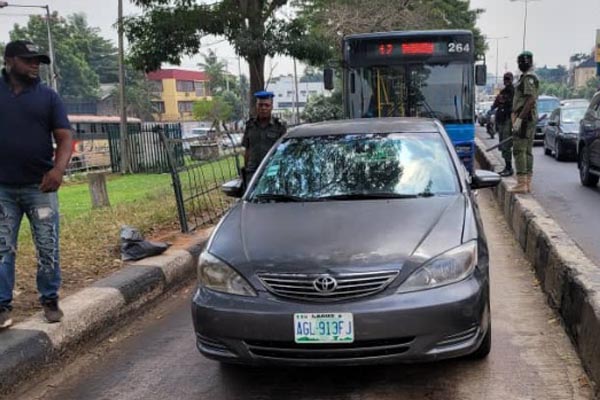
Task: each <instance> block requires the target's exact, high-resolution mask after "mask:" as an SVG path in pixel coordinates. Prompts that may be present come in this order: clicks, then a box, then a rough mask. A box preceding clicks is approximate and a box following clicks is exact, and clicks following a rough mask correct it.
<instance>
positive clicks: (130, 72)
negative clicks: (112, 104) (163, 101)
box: [111, 62, 159, 121]
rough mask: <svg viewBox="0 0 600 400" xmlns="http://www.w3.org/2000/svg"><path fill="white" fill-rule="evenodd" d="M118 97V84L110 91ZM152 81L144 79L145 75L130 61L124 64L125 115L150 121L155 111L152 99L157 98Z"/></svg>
mask: <svg viewBox="0 0 600 400" xmlns="http://www.w3.org/2000/svg"><path fill="white" fill-rule="evenodd" d="M111 94H112V95H113V96H114V97H115V98H117V99H118V98H119V88H118V86H117V87H115V89H114V90H113V91H112V93H111ZM158 99H159V98H158V97H157V95H156V93H155V91H154V87H153V85H152V82H150V81H149V80H148V79H146V75H145V74H144V73H143V72H141V71H139V70H136V69H134V68H133V66H132V65H131V63H129V62H126V65H125V103H126V104H127V109H126V112H127V115H130V116H134V117H137V118H140V119H142V120H144V121H152V119H153V116H152V114H153V113H155V112H156V111H155V110H154V106H153V105H152V100H158Z"/></svg>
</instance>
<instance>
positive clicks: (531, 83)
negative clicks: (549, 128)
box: [513, 71, 540, 175]
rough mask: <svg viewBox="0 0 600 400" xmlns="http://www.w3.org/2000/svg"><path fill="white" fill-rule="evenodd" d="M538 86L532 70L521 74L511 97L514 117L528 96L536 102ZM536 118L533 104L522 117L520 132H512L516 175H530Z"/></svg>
mask: <svg viewBox="0 0 600 400" xmlns="http://www.w3.org/2000/svg"><path fill="white" fill-rule="evenodd" d="M539 88H540V82H539V79H538V77H537V76H536V75H535V74H534V73H533V72H531V71H529V72H526V73H524V74H523V75H521V79H519V82H518V83H517V86H516V88H515V97H514V99H513V115H514V117H515V118H518V117H519V115H520V114H521V111H522V110H523V107H524V106H525V103H526V102H527V99H528V98H529V96H533V98H534V99H536V102H537V97H538V91H539ZM537 119H538V114H537V107H536V105H535V104H534V106H533V108H532V109H531V112H530V113H529V115H528V116H525V118H523V123H522V124H521V130H520V132H515V133H514V134H513V155H514V157H515V167H516V170H517V175H531V174H532V172H533V138H534V136H535V127H536V125H537Z"/></svg>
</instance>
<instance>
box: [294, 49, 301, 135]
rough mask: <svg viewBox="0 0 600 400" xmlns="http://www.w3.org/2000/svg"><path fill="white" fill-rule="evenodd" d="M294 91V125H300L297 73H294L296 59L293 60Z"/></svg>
mask: <svg viewBox="0 0 600 400" xmlns="http://www.w3.org/2000/svg"><path fill="white" fill-rule="evenodd" d="M294 91H295V92H296V94H295V99H296V101H295V102H294V103H296V104H295V105H296V107H295V108H296V124H299V123H300V105H299V104H298V103H300V99H299V98H298V72H297V71H296V59H295V58H294Z"/></svg>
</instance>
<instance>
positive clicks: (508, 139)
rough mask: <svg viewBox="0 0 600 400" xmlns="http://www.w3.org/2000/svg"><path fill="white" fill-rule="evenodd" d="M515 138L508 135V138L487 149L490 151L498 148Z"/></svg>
mask: <svg viewBox="0 0 600 400" xmlns="http://www.w3.org/2000/svg"><path fill="white" fill-rule="evenodd" d="M512 140H513V137H512V136H509V137H507V138H506V139H504V140H503V141H501V142H499V143H498V144H495V145H493V146H492V147H490V148H489V149H485V151H486V153H487V152H490V151H492V150H496V149H497V148H498V147H500V146H502V145H504V144H506V143H510V142H511V141H512Z"/></svg>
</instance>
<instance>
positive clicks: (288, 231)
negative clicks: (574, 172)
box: [208, 194, 469, 276]
mask: <svg viewBox="0 0 600 400" xmlns="http://www.w3.org/2000/svg"><path fill="white" fill-rule="evenodd" d="M468 204H469V200H468V196H466V195H463V194H457V195H452V196H436V197H431V198H419V199H394V200H360V201H331V202H307V203H263V204H256V203H249V202H239V203H238V204H237V205H235V206H234V207H233V208H232V209H231V211H230V212H229V213H228V214H227V215H226V216H225V217H224V219H223V220H222V221H221V223H220V225H219V226H218V227H217V229H216V231H215V233H214V234H213V237H212V239H211V241H210V244H209V248H208V250H209V251H210V253H211V254H213V255H215V256H217V257H219V258H220V259H222V260H223V261H225V262H227V263H228V264H230V265H232V266H234V267H235V268H236V269H237V270H238V271H239V272H242V273H243V274H244V275H246V276H250V275H253V272H256V271H257V270H260V271H265V272H268V271H270V272H273V271H281V270H282V269H284V270H285V271H286V272H303V273H312V272H315V273H316V272H324V271H330V270H332V269H339V270H348V272H351V271H355V270H356V269H364V268H365V267H375V266H377V267H379V268H396V269H397V268H398V267H399V266H400V265H401V264H403V263H404V262H405V261H406V260H407V259H409V258H411V259H412V260H421V261H420V262H418V264H420V263H421V262H422V261H423V260H426V259H429V258H431V257H433V256H435V255H437V254H440V253H442V252H444V251H446V250H447V249H450V248H453V247H456V246H458V245H459V244H460V243H461V242H462V235H463V226H464V221H465V211H466V209H467V207H468Z"/></svg>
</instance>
